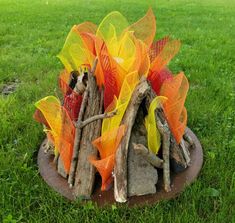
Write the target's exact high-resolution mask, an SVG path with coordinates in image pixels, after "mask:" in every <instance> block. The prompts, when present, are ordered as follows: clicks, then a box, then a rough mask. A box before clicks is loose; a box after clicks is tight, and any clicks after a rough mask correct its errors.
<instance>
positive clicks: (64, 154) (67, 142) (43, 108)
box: [35, 96, 75, 173]
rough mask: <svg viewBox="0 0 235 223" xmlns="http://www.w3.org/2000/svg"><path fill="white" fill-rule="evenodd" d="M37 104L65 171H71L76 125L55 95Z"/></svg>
mask: <svg viewBox="0 0 235 223" xmlns="http://www.w3.org/2000/svg"><path fill="white" fill-rule="evenodd" d="M35 106H36V107H37V109H38V110H40V112H41V113H42V114H43V116H44V118H45V120H46V122H47V123H48V125H49V129H47V132H48V133H50V134H51V136H52V137H51V140H53V144H54V146H55V150H56V152H59V153H60V156H61V159H62V162H63V164H64V168H65V171H66V172H67V173H69V169H70V164H71V158H72V151H73V143H74V134H75V127H74V125H73V122H72V120H71V119H70V117H69V115H68V113H67V111H66V109H65V108H64V107H62V106H61V105H60V102H59V100H58V99H57V98H56V97H54V96H48V97H45V98H43V99H41V100H39V101H38V102H36V103H35Z"/></svg>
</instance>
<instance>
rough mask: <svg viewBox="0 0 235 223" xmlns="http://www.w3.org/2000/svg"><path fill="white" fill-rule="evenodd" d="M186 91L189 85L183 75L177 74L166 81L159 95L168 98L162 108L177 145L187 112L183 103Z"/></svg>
mask: <svg viewBox="0 0 235 223" xmlns="http://www.w3.org/2000/svg"><path fill="white" fill-rule="evenodd" d="M188 89H189V83H188V80H187V78H186V77H185V75H184V74H183V73H179V74H178V75H176V76H175V77H173V79H169V80H166V81H165V82H164V83H163V85H162V89H161V95H163V96H165V97H167V98H168V100H167V101H166V102H165V103H164V105H163V108H164V113H165V115H166V118H167V121H168V124H169V126H170V129H171V131H172V133H173V135H174V137H175V139H176V141H177V143H180V141H181V139H182V136H183V134H184V131H185V127H186V124H187V111H186V109H185V107H184V102H185V99H186V96H187V92H188Z"/></svg>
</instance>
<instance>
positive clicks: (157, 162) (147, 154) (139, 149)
mask: <svg viewBox="0 0 235 223" xmlns="http://www.w3.org/2000/svg"><path fill="white" fill-rule="evenodd" d="M132 145H133V148H134V151H135V153H136V154H140V155H142V156H143V157H144V158H145V160H147V161H148V162H149V163H150V164H151V165H153V166H155V167H157V168H163V160H162V159H160V158H159V157H158V156H156V155H155V154H154V153H153V152H151V151H150V150H149V149H147V148H146V147H145V146H144V145H143V144H136V143H132Z"/></svg>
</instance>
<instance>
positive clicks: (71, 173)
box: [68, 88, 88, 187]
mask: <svg viewBox="0 0 235 223" xmlns="http://www.w3.org/2000/svg"><path fill="white" fill-rule="evenodd" d="M87 100H88V88H86V90H85V92H84V94H83V98H82V104H81V108H80V111H79V114H78V122H79V121H81V120H82V119H83V116H84V112H85V108H86V105H87ZM81 135H82V129H80V128H76V132H75V138H74V145H73V156H72V161H71V166H70V171H69V178H68V183H69V186H70V187H72V186H73V183H74V177H75V171H76V167H77V162H78V153H79V147H80V140H81Z"/></svg>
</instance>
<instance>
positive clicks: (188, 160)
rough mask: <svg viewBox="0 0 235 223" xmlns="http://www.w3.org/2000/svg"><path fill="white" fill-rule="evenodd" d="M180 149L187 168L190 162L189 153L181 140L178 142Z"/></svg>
mask: <svg viewBox="0 0 235 223" xmlns="http://www.w3.org/2000/svg"><path fill="white" fill-rule="evenodd" d="M180 147H181V148H182V151H183V156H184V159H185V161H186V163H187V166H189V164H190V161H191V159H190V153H189V151H188V149H187V148H186V146H185V142H184V139H182V140H181V141H180Z"/></svg>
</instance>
